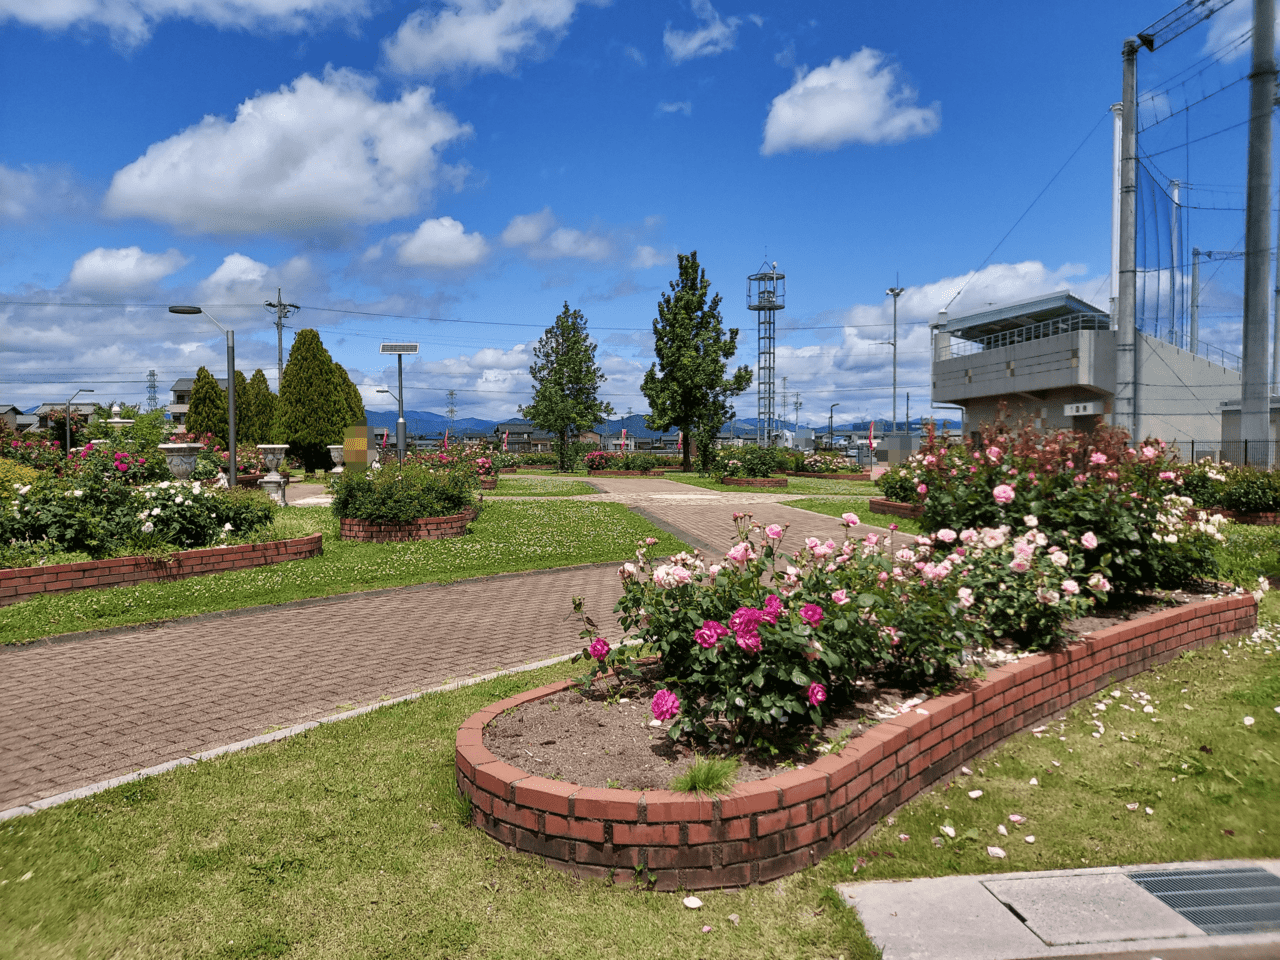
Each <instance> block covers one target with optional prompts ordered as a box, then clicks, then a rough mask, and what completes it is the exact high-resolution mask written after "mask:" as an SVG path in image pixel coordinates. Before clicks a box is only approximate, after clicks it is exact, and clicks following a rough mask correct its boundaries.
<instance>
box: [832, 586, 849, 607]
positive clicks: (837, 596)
mask: <svg viewBox="0 0 1280 960" xmlns="http://www.w3.org/2000/svg"><path fill="white" fill-rule="evenodd" d="M831 602H832V603H834V604H835V605H836V606H838V607H843V606H844V605H845V604H846V603H848V602H849V591H848V590H837V591H836V592H835V593H833V594H831Z"/></svg>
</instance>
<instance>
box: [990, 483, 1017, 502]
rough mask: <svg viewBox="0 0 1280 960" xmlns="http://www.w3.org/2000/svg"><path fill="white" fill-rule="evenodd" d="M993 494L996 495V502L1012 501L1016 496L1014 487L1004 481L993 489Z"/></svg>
mask: <svg viewBox="0 0 1280 960" xmlns="http://www.w3.org/2000/svg"><path fill="white" fill-rule="evenodd" d="M991 495H992V496H993V497H995V500H996V503H1000V504H1005V503H1012V502H1013V497H1014V492H1013V487H1011V486H1009V485H1008V484H1007V483H1002V484H1000V486H998V487H996V488H995V489H994V490H992V491H991Z"/></svg>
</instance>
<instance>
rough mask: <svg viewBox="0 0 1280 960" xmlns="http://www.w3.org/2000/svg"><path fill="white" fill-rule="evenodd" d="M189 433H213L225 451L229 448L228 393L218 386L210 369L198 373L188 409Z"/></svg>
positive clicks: (200, 370) (201, 369)
mask: <svg viewBox="0 0 1280 960" xmlns="http://www.w3.org/2000/svg"><path fill="white" fill-rule="evenodd" d="M187 432H189V433H198V434H203V433H211V434H213V437H214V439H215V440H217V441H218V443H220V444H222V446H223V448H224V449H225V448H226V446H227V439H228V436H227V392H226V391H225V390H223V389H222V388H221V387H220V386H218V381H217V380H216V379H215V378H214V376H213V374H211V373H210V372H209V368H208V367H201V368H200V369H199V370H197V371H196V380H195V383H194V384H193V385H192V387H191V405H190V406H189V407H188V408H187Z"/></svg>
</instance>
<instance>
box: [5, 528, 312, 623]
mask: <svg viewBox="0 0 1280 960" xmlns="http://www.w3.org/2000/svg"><path fill="white" fill-rule="evenodd" d="M320 540H321V537H320V534H318V533H316V534H312V535H311V536H309V537H299V538H297V539H294V540H276V541H274V542H272V543H246V544H241V545H239V546H234V547H206V548H205V549H202V550H183V551H181V552H179V553H175V554H173V556H172V557H171V558H170V559H168V560H161V559H158V558H156V557H117V558H116V559H115V560H90V561H87V562H85V563H63V564H58V565H56V566H48V567H18V568H16V569H11V570H0V606H5V605H7V604H10V603H17V602H18V601H19V600H26V599H27V598H28V597H30V596H32V595H34V594H37V593H63V592H64V591H67V590H91V589H94V588H95V587H118V586H120V585H122V584H129V583H146V582H148V581H152V580H185V579H186V578H188V577H199V576H202V575H203V574H206V573H222V572H223V571H224V570H248V569H250V568H252V567H261V566H265V565H266V564H268V563H282V562H283V561H285V560H303V559H305V558H307V557H316V556H319V555H320V553H321V552H322V550H321V547H320Z"/></svg>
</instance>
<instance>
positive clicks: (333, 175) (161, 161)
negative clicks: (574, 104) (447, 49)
mask: <svg viewBox="0 0 1280 960" xmlns="http://www.w3.org/2000/svg"><path fill="white" fill-rule="evenodd" d="M375 87H376V82H375V81H374V80H372V79H371V78H369V77H366V76H363V75H361V74H358V73H356V72H355V71H352V70H347V69H336V70H335V69H333V68H328V69H326V71H325V73H324V76H323V77H322V78H321V79H316V78H314V77H312V76H310V75H309V74H303V75H302V76H300V77H298V78H297V79H296V80H294V81H293V83H292V84H290V85H289V86H285V87H281V88H280V89H279V90H277V91H274V92H270V93H262V94H258V95H257V96H254V97H251V98H249V99H247V100H245V101H244V102H243V103H241V104H240V105H239V106H238V107H237V109H236V116H235V119H234V120H226V119H224V118H222V117H215V116H206V117H205V118H204V119H203V120H202V121H200V123H198V124H196V125H194V126H191V127H188V128H187V129H186V130H183V131H182V132H181V133H178V134H175V135H174V136H172V137H170V138H169V139H167V140H163V141H161V142H159V143H154V144H152V145H151V146H150V147H149V148H148V149H147V151H146V153H145V154H143V156H141V157H139V158H138V159H137V160H135V161H134V162H133V163H131V164H129V165H128V166H126V167H124V168H122V169H121V170H119V171H117V172H116V174H115V176H114V177H113V178H112V181H111V186H110V187H109V189H108V190H107V194H106V196H105V198H104V200H103V210H104V212H105V213H106V214H107V215H108V216H111V217H117V218H121V217H143V218H146V219H149V220H153V221H156V222H160V223H166V224H169V225H171V226H173V227H175V228H177V229H178V230H181V231H184V232H190V233H226V234H251V233H259V232H262V233H277V234H278V233H286V234H296V233H309V234H316V233H321V234H324V233H334V232H340V231H342V230H344V229H346V228H347V227H350V226H352V225H364V224H370V223H380V222H384V221H387V220H391V219H394V218H397V217H402V216H406V215H410V214H413V213H415V212H417V211H418V209H419V208H420V206H421V205H422V202H423V196H424V194H427V193H429V191H430V190H431V189H432V188H433V187H435V186H437V185H438V183H439V182H440V181H441V180H442V179H448V177H449V175H450V169H449V168H448V167H446V166H445V165H444V164H442V162H441V160H440V152H441V151H442V150H443V149H444V148H445V147H446V146H448V145H449V144H451V143H453V142H455V141H457V140H460V139H462V138H464V137H466V136H468V135H470V133H471V132H472V131H471V127H470V125H469V124H463V123H460V122H459V121H458V120H456V119H455V118H454V117H453V116H452V115H451V114H449V113H448V112H447V111H445V110H443V109H441V108H440V107H438V106H437V105H436V104H435V103H433V102H432V90H431V88H430V87H417V88H414V89H409V90H405V91H404V92H403V93H402V94H401V95H400V97H399V98H398V99H396V100H392V101H383V100H378V99H377V98H376V96H375Z"/></svg>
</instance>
